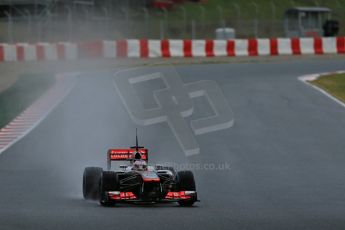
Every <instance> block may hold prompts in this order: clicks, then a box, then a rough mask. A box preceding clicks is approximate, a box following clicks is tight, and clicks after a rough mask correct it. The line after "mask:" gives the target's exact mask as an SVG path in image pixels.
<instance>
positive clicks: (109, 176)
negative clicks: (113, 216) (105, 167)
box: [99, 171, 119, 206]
mask: <svg viewBox="0 0 345 230" xmlns="http://www.w3.org/2000/svg"><path fill="white" fill-rule="evenodd" d="M99 187H100V193H101V196H100V200H99V203H100V204H101V205H102V206H114V205H115V204H116V202H115V201H114V200H111V199H109V197H108V194H107V192H108V191H119V181H118V175H117V173H116V172H111V171H104V172H103V173H102V177H101V179H100V184H99Z"/></svg>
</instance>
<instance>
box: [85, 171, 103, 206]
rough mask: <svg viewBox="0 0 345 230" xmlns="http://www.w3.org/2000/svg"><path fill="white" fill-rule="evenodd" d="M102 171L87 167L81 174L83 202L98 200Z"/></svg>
mask: <svg viewBox="0 0 345 230" xmlns="http://www.w3.org/2000/svg"><path fill="white" fill-rule="evenodd" d="M102 172H103V169H102V168H98V167H87V168H85V170H84V174H83V197H84V199H85V200H98V199H99V196H100V193H99V181H100V179H101V175H102Z"/></svg>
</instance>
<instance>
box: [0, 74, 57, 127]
mask: <svg viewBox="0 0 345 230" xmlns="http://www.w3.org/2000/svg"><path fill="white" fill-rule="evenodd" d="M54 81H55V80H54V77H53V74H24V75H21V76H20V77H19V79H18V81H17V82H16V83H15V84H14V85H13V86H11V87H10V88H8V89H7V90H5V91H3V92H1V93H0V128H2V127H4V126H6V125H7V124H8V123H9V122H10V121H11V120H13V119H14V118H15V117H16V116H18V115H19V114H20V113H21V112H22V111H24V110H25V108H27V107H28V106H29V105H30V104H31V103H33V102H34V101H35V100H36V99H38V98H39V97H40V96H41V95H42V94H43V93H44V92H45V91H46V90H47V89H48V88H49V87H50V86H51V85H52V84H53V83H54Z"/></svg>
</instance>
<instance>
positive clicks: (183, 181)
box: [177, 171, 197, 207]
mask: <svg viewBox="0 0 345 230" xmlns="http://www.w3.org/2000/svg"><path fill="white" fill-rule="evenodd" d="M177 180H178V188H179V191H196V188H195V180H194V175H193V172H191V171H180V172H177ZM196 201H197V196H196V193H195V195H193V196H192V197H191V198H190V199H188V200H180V201H178V203H179V205H180V206H184V207H189V206H193V204H194V203H195V202H196Z"/></svg>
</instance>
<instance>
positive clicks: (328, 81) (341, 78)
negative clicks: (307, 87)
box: [310, 74, 345, 103]
mask: <svg viewBox="0 0 345 230" xmlns="http://www.w3.org/2000/svg"><path fill="white" fill-rule="evenodd" d="M310 83H312V84H313V85H315V86H317V87H319V88H321V89H323V90H325V91H327V92H328V93H329V94H331V95H332V96H334V97H336V98H338V99H339V100H341V101H343V102H344V103H345V74H333V75H327V76H322V77H320V78H318V79H317V80H315V81H310Z"/></svg>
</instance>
